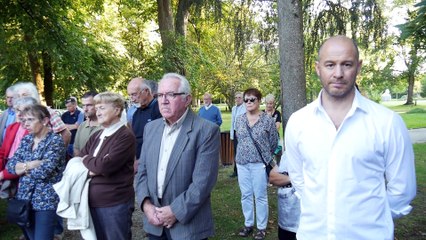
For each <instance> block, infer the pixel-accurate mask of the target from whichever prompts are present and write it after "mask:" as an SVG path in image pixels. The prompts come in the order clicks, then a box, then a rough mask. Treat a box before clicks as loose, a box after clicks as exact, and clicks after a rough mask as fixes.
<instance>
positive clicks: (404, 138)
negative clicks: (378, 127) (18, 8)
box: [385, 114, 416, 218]
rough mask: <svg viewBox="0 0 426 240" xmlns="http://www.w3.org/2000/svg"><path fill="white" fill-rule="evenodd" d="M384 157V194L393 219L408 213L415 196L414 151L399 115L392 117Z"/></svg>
mask: <svg viewBox="0 0 426 240" xmlns="http://www.w3.org/2000/svg"><path fill="white" fill-rule="evenodd" d="M393 126H394V127H393V128H391V130H390V132H389V138H388V139H389V143H388V144H389V146H388V152H387V155H386V170H385V171H386V172H385V177H386V182H387V185H386V194H387V199H388V202H389V206H390V209H391V212H392V217H393V218H399V217H402V216H404V215H407V214H409V213H410V211H411V209H412V207H411V206H410V202H411V201H412V200H413V199H414V197H415V196H416V173H415V161H414V151H413V147H412V143H411V140H410V136H409V134H408V131H407V128H406V126H405V124H404V122H403V120H402V119H401V117H400V116H399V115H396V114H395V116H394V119H393Z"/></svg>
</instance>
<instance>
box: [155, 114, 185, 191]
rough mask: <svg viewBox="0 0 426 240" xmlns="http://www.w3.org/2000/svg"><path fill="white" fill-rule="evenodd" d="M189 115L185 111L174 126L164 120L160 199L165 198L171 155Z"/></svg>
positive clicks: (158, 183) (160, 158)
mask: <svg viewBox="0 0 426 240" xmlns="http://www.w3.org/2000/svg"><path fill="white" fill-rule="evenodd" d="M187 114H188V109H187V110H186V111H185V113H184V114H183V115H182V117H181V118H179V120H178V121H176V122H175V123H174V124H172V125H169V124H167V122H166V120H164V130H163V137H162V139H161V146H160V155H159V161H158V173H157V193H158V194H157V195H158V197H159V198H163V190H164V180H165V179H166V173H167V166H168V165H169V159H170V154H171V153H172V150H173V147H174V146H175V143H176V139H177V137H178V136H179V133H180V129H181V128H182V123H183V121H184V120H185V118H186V115H187Z"/></svg>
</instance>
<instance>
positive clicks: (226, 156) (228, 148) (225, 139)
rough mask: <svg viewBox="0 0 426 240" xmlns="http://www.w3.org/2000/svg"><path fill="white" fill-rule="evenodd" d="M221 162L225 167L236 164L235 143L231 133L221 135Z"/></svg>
mask: <svg viewBox="0 0 426 240" xmlns="http://www.w3.org/2000/svg"><path fill="white" fill-rule="evenodd" d="M220 160H221V162H222V164H223V165H232V164H234V143H233V142H232V140H231V139H230V134H229V131H226V132H221V133H220Z"/></svg>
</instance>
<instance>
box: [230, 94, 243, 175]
mask: <svg viewBox="0 0 426 240" xmlns="http://www.w3.org/2000/svg"><path fill="white" fill-rule="evenodd" d="M246 111H247V110H246V105H244V104H243V93H242V92H237V93H235V106H233V107H232V115H231V130H230V131H229V135H230V138H231V140H232V142H233V144H234V173H232V175H231V176H230V177H236V176H237V175H238V174H237V164H236V163H235V156H236V154H237V144H238V138H237V136H236V135H235V122H236V121H237V117H239V116H240V115H243V114H244V113H246Z"/></svg>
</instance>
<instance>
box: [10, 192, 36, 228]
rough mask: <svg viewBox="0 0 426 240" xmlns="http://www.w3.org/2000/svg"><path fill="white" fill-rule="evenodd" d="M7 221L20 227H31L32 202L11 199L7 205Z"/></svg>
mask: <svg viewBox="0 0 426 240" xmlns="http://www.w3.org/2000/svg"><path fill="white" fill-rule="evenodd" d="M6 214H7V221H9V222H10V223H15V224H17V225H18V226H20V227H27V228H28V227H30V226H31V200H20V199H16V198H11V199H9V201H8V203H7V209H6Z"/></svg>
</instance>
